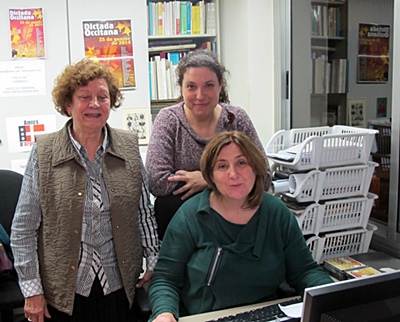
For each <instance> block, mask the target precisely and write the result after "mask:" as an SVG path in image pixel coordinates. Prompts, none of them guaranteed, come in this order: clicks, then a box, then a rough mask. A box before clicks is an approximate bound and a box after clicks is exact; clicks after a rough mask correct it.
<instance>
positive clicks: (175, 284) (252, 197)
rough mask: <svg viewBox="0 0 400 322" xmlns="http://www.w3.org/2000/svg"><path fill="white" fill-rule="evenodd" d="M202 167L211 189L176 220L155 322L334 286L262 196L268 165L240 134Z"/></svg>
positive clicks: (165, 249) (211, 146)
mask: <svg viewBox="0 0 400 322" xmlns="http://www.w3.org/2000/svg"><path fill="white" fill-rule="evenodd" d="M200 168H201V172H202V175H203V177H204V179H205V180H206V182H207V184H208V187H209V188H207V189H205V190H204V191H203V192H201V193H200V194H198V195H196V196H194V197H192V198H191V199H189V200H188V201H187V202H185V203H184V204H183V205H182V206H181V207H180V209H179V210H178V211H177V213H176V214H175V216H174V217H173V218H172V221H171V223H170V225H169V226H168V228H167V231H166V233H165V236H164V240H163V243H162V246H161V251H160V256H159V260H158V263H157V264H156V267H155V271H154V274H153V276H152V278H151V284H150V302H151V307H152V312H153V315H152V317H151V319H154V321H176V320H178V318H179V315H180V313H179V312H180V309H182V312H186V313H188V314H198V313H202V312H207V311H214V310H220V309H224V308H228V307H234V306H241V305H245V304H250V303H257V302H262V301H268V300H273V299H276V298H277V290H278V287H279V285H280V284H281V283H282V282H284V281H286V282H287V283H288V284H289V285H290V286H291V287H293V288H294V289H295V290H296V291H297V292H298V293H299V294H302V293H303V291H304V289H305V288H306V287H311V286H316V285H321V284H327V283H331V282H332V280H331V278H330V277H329V275H328V274H327V273H326V272H325V271H324V270H323V269H322V268H321V267H320V266H319V265H318V264H317V263H316V262H315V261H314V260H313V258H312V255H311V252H310V250H309V248H308V246H307V245H306V242H305V239H304V237H303V234H302V232H301V230H300V228H299V226H298V224H297V221H296V219H295V217H294V215H293V214H292V213H291V211H290V210H289V209H288V208H287V207H286V206H285V205H284V204H283V202H281V201H280V200H279V199H278V198H276V197H274V196H272V195H270V194H268V193H267V192H265V191H264V183H265V178H266V176H267V171H268V170H267V169H268V167H267V160H266V158H265V157H264V154H263V153H262V151H261V150H260V148H259V147H258V146H257V144H256V143H255V142H254V140H252V139H251V138H250V137H249V136H247V135H246V134H244V133H242V132H238V131H231V132H221V133H219V134H216V135H215V136H214V138H213V139H211V141H210V142H209V143H208V144H207V146H206V148H205V150H204V153H203V155H202V158H201V161H200Z"/></svg>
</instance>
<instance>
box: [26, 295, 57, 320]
mask: <svg viewBox="0 0 400 322" xmlns="http://www.w3.org/2000/svg"><path fill="white" fill-rule="evenodd" d="M24 312H25V317H26V318H27V319H28V321H33V322H43V321H44V317H45V316H46V317H47V318H51V316H50V314H49V311H48V310H47V303H46V299H45V298H44V295H43V294H40V295H34V296H31V297H27V298H26V299H25V306H24Z"/></svg>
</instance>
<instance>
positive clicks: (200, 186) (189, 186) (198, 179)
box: [168, 170, 207, 200]
mask: <svg viewBox="0 0 400 322" xmlns="http://www.w3.org/2000/svg"><path fill="white" fill-rule="evenodd" d="M168 181H171V182H178V181H183V182H185V183H186V184H185V185H184V186H182V187H180V188H179V189H177V190H175V191H174V192H173V194H174V195H179V194H181V193H184V192H186V193H185V194H184V195H183V196H182V198H181V199H182V200H186V199H187V198H189V197H190V196H192V195H194V194H195V193H197V192H199V191H202V190H204V189H205V188H207V182H206V181H205V180H204V179H203V176H202V175H201V172H200V171H184V170H178V171H176V172H175V175H174V176H172V177H169V178H168Z"/></svg>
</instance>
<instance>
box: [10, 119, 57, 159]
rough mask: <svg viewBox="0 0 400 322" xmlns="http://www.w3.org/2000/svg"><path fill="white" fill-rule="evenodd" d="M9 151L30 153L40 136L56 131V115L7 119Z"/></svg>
mask: <svg viewBox="0 0 400 322" xmlns="http://www.w3.org/2000/svg"><path fill="white" fill-rule="evenodd" d="M6 128H7V142H8V151H9V152H10V153H16V152H29V151H30V150H31V149H32V146H33V145H34V144H35V142H36V137H37V136H38V135H40V134H45V133H51V132H54V131H56V116H55V115H33V116H20V117H10V118H6Z"/></svg>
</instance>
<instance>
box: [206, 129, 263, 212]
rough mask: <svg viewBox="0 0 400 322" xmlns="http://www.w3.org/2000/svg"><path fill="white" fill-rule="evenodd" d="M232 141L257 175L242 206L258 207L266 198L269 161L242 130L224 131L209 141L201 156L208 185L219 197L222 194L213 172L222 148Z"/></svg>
mask: <svg viewBox="0 0 400 322" xmlns="http://www.w3.org/2000/svg"><path fill="white" fill-rule="evenodd" d="M231 143H235V144H236V145H237V146H238V147H239V148H240V150H241V151H242V153H243V155H244V156H245V157H246V158H247V161H248V162H249V165H250V167H251V168H252V169H253V172H254V174H255V175H256V181H255V183H254V187H253V189H252V190H251V192H250V193H249V195H248V196H247V201H246V203H245V204H244V205H243V206H242V207H243V208H255V207H258V206H259V205H260V204H261V202H262V200H263V198H264V185H265V180H266V178H267V176H268V161H267V159H266V157H265V156H264V154H263V152H262V151H261V149H260V148H259V147H258V145H257V144H256V143H255V142H254V140H253V139H252V138H251V137H250V136H248V135H247V134H245V133H243V132H240V131H223V132H220V133H218V134H216V135H215V136H214V137H213V138H212V139H211V140H210V141H209V142H208V143H207V145H206V147H205V149H204V151H203V155H202V156H201V160H200V170H201V174H202V175H203V178H204V180H205V181H206V182H207V184H208V186H209V187H210V188H211V189H212V190H213V191H214V193H215V195H216V196H217V197H219V196H221V192H220V191H219V190H218V188H217V186H216V185H215V183H214V179H213V172H214V167H215V164H216V163H217V160H218V157H219V154H220V153H221V150H222V149H223V148H224V147H225V146H227V145H229V144H231Z"/></svg>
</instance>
